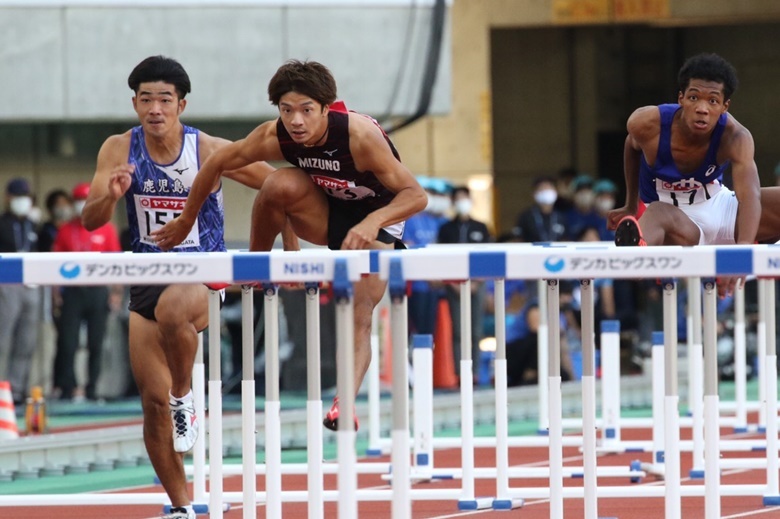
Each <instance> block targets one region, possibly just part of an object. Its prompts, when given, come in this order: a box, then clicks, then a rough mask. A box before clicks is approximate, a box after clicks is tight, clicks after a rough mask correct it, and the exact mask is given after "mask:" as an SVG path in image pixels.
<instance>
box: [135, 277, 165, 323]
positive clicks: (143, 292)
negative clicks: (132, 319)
mask: <svg viewBox="0 0 780 519" xmlns="http://www.w3.org/2000/svg"><path fill="white" fill-rule="evenodd" d="M169 286H170V285H131V286H130V305H129V308H130V311H131V312H135V313H137V314H138V315H140V316H141V317H143V318H144V319H149V320H150V321H156V320H157V319H155V318H154V309H155V308H157V302H158V301H159V300H160V296H161V295H162V293H163V290H165V289H166V288H168V287H169Z"/></svg>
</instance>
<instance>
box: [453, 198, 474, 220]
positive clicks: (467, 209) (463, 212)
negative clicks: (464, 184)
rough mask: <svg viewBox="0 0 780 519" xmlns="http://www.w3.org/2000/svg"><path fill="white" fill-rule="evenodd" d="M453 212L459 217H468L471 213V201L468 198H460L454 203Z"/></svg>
mask: <svg viewBox="0 0 780 519" xmlns="http://www.w3.org/2000/svg"><path fill="white" fill-rule="evenodd" d="M455 212H456V213H458V214H459V215H460V216H468V215H469V213H471V200H469V199H468V198H461V199H460V200H458V201H457V202H455Z"/></svg>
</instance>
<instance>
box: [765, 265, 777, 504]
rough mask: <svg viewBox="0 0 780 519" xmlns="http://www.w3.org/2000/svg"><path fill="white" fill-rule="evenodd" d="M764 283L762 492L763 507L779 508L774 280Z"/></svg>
mask: <svg viewBox="0 0 780 519" xmlns="http://www.w3.org/2000/svg"><path fill="white" fill-rule="evenodd" d="M761 283H766V287H765V291H764V292H765V293H764V305H765V306H766V312H765V315H766V316H767V320H766V359H765V363H764V367H765V373H766V376H765V379H764V380H765V383H766V400H765V405H764V407H765V409H766V418H767V419H766V422H765V423H766V457H767V458H766V491H765V492H764V506H776V505H780V488H778V468H779V466H780V463H778V457H777V456H778V455H777V444H778V442H777V341H776V337H775V332H776V323H775V280H774V279H766V280H765V279H762V280H761Z"/></svg>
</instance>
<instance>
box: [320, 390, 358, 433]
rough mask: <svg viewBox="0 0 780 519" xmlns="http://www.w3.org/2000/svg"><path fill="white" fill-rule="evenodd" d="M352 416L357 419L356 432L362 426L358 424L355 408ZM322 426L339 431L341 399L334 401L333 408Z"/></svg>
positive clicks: (337, 398) (336, 398)
mask: <svg viewBox="0 0 780 519" xmlns="http://www.w3.org/2000/svg"><path fill="white" fill-rule="evenodd" d="M352 415H353V416H354V418H355V430H356V431H357V430H358V428H359V427H360V424H359V423H358V417H357V413H355V412H354V408H353V412H352ZM322 425H324V426H325V427H326V428H328V429H330V430H331V431H338V430H339V397H335V398H334V399H333V406H331V408H330V411H328V414H326V415H325V419H324V420H323V421H322Z"/></svg>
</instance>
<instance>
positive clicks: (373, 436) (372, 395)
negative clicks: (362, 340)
mask: <svg viewBox="0 0 780 519" xmlns="http://www.w3.org/2000/svg"><path fill="white" fill-rule="evenodd" d="M380 305H382V303H381V302H380V303H379V305H377V306H376V308H374V315H373V318H372V323H371V359H372V361H371V364H369V365H368V372H367V373H366V376H367V377H368V448H367V449H366V456H381V455H382V442H381V440H380V434H379V430H380V428H381V424H380V413H379V411H380V409H379V407H380V405H381V398H380V388H379V366H380V364H381V363H382V359H381V357H380V356H379V353H380V352H379V319H378V316H379V307H380Z"/></svg>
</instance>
